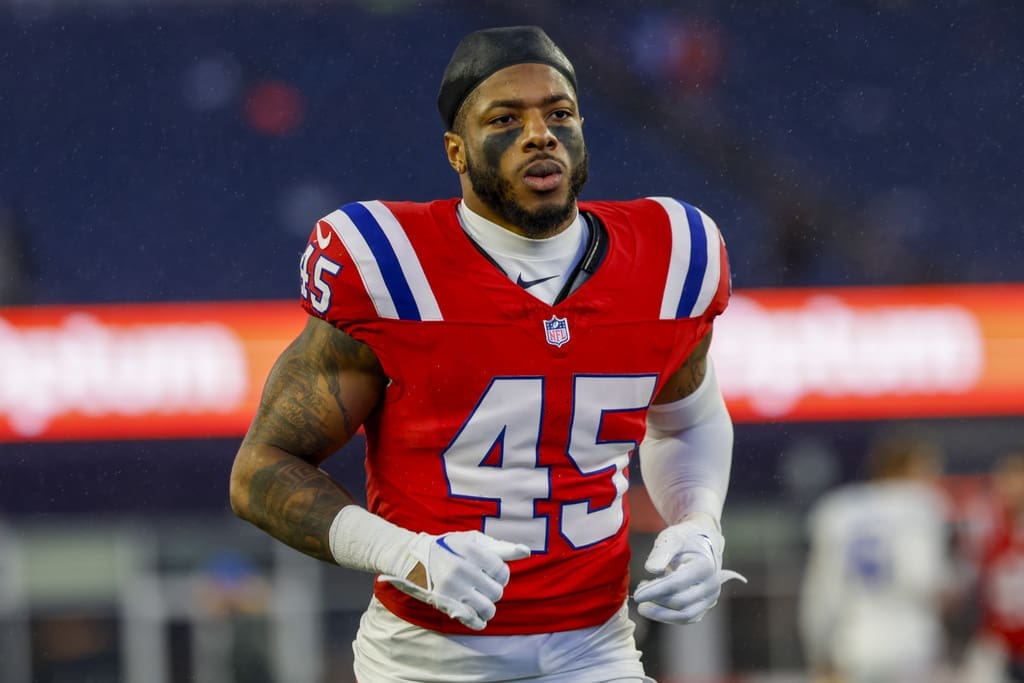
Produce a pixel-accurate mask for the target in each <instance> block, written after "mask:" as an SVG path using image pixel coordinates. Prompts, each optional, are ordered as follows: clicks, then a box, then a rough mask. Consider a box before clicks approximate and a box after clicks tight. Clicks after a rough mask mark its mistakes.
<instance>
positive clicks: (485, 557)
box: [377, 531, 530, 631]
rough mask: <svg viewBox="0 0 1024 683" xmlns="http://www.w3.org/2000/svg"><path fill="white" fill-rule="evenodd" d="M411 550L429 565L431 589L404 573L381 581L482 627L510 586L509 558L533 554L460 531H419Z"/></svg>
mask: <svg viewBox="0 0 1024 683" xmlns="http://www.w3.org/2000/svg"><path fill="white" fill-rule="evenodd" d="M409 554H411V555H412V556H413V557H414V558H416V560H418V561H419V563H420V564H421V565H423V567H424V569H426V579H427V586H426V588H423V587H422V586H419V585H418V584H416V583H413V582H412V581H410V580H409V579H408V578H405V577H399V576H388V575H381V576H379V577H377V580H378V581H384V582H387V583H390V584H391V585H393V586H394V587H395V588H397V589H399V590H400V591H402V592H403V593H407V594H409V595H411V596H412V597H414V598H416V599H417V600H422V601H423V602H425V603H427V604H429V605H433V606H434V607H436V608H437V609H439V610H440V611H442V612H444V613H445V614H447V615H448V616H450V617H452V618H453V619H458V620H459V621H460V622H462V623H463V624H465V625H466V626H467V627H469V628H471V629H473V630H474V631H482V630H483V629H484V627H485V626H487V622H488V621H489V620H490V619H491V618H492V617H493V616H494V614H495V611H496V607H495V604H494V603H496V602H498V600H500V599H501V596H502V593H503V592H504V590H505V586H506V585H508V580H509V567H508V564H506V562H507V561H509V560H518V559H522V558H524V557H529V555H530V549H529V548H528V547H527V546H525V545H522V544H521V543H509V542H508V541H499V540H497V539H494V538H491V537H490V536H487V535H485V534H482V533H480V532H479V531H457V532H452V533H448V534H444V535H441V536H432V535H430V534H423V533H421V534H417V535H416V537H415V538H414V539H413V540H412V542H411V543H410V544H409Z"/></svg>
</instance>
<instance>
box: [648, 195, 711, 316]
mask: <svg viewBox="0 0 1024 683" xmlns="http://www.w3.org/2000/svg"><path fill="white" fill-rule="evenodd" d="M650 199H652V200H654V201H656V202H658V204H660V205H661V207H662V208H663V209H664V210H665V213H666V214H667V215H668V219H669V225H670V226H671V229H672V251H671V254H670V255H669V267H668V274H667V276H666V278H665V291H664V293H663V295H662V299H661V318H662V319H663V320H668V319H674V318H689V317H696V316H700V315H702V314H703V313H704V311H706V310H707V308H708V306H709V305H710V304H711V301H712V300H713V299H714V296H715V292H717V291H718V284H719V279H720V278H721V274H722V264H721V252H720V248H721V236H720V235H719V233H718V228H717V226H715V223H714V221H712V220H711V218H709V217H708V216H707V215H706V214H704V213H703V212H701V211H700V210H699V209H697V208H695V207H693V206H690V205H689V204H686V203H684V202H680V201H678V200H676V199H672V198H671V197H650Z"/></svg>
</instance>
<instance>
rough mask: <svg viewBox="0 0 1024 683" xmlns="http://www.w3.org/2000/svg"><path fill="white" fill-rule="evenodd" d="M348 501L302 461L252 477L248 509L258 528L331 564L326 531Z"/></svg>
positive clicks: (286, 462)
mask: <svg viewBox="0 0 1024 683" xmlns="http://www.w3.org/2000/svg"><path fill="white" fill-rule="evenodd" d="M350 502H351V499H350V498H349V497H348V496H347V495H346V494H345V493H344V492H343V491H342V490H341V488H339V487H338V486H337V485H336V484H335V483H334V482H333V481H332V480H331V479H330V478H329V477H328V476H327V475H326V474H324V473H323V472H322V471H320V470H319V469H317V468H316V467H314V466H313V465H311V464H309V463H307V462H304V461H302V460H297V459H296V460H283V461H280V462H276V463H273V464H271V465H269V466H267V467H264V468H263V469H260V470H258V471H257V472H255V473H254V474H253V477H252V480H251V482H250V484H249V509H250V513H251V514H252V517H253V519H254V520H256V521H257V524H258V526H259V527H260V528H261V529H263V530H264V531H266V532H267V533H269V534H270V535H272V536H274V537H275V538H278V539H280V540H281V541H283V542H284V543H287V544H288V545H290V546H292V547H293V548H296V549H297V550H301V551H302V552H304V553H306V554H307V555H311V556H313V557H315V558H318V559H321V560H325V561H328V562H331V561H333V557H332V555H331V547H330V541H329V540H328V532H329V531H330V529H331V522H333V521H334V516H335V515H336V514H337V511H338V510H339V509H340V508H341V507H343V506H344V505H346V504H347V503H350Z"/></svg>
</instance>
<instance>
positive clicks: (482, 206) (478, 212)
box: [462, 193, 579, 239]
mask: <svg viewBox="0 0 1024 683" xmlns="http://www.w3.org/2000/svg"><path fill="white" fill-rule="evenodd" d="M462 206H463V207H464V208H465V209H468V210H469V211H471V212H472V213H473V214H474V215H475V216H478V217H480V218H482V219H484V220H486V221H488V222H490V223H492V224H494V225H496V226H498V227H501V228H503V229H505V230H507V231H508V232H510V233H512V234H514V235H518V236H520V237H524V238H526V239H549V238H551V237H555V236H556V235H559V234H561V233H562V232H564V231H565V230H567V229H568V228H570V227H571V226H572V225H573V224H574V223H575V222H576V221H577V219H578V218H579V210H578V209H577V208H576V206H575V205H574V206H573V210H572V213H571V215H570V216H569V217H568V218H566V219H565V221H564V222H563V223H562V224H561V225H559V226H558V227H556V228H554V229H552V230H550V231H546V232H544V234H542V235H537V234H532V233H530V232H529V231H528V230H524V229H523V228H522V227H521V226H519V225H516V224H514V223H512V222H510V221H509V220H508V219H507V218H505V217H504V216H502V215H501V214H500V213H498V212H497V211H495V210H494V209H493V208H491V206H490V205H488V204H486V203H484V202H483V200H481V199H480V198H479V197H478V196H476V195H475V194H473V193H464V194H463V199H462Z"/></svg>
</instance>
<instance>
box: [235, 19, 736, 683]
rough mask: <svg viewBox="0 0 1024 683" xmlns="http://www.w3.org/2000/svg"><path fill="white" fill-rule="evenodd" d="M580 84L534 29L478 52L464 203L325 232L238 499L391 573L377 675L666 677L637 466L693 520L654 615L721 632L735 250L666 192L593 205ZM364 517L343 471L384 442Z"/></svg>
mask: <svg viewBox="0 0 1024 683" xmlns="http://www.w3.org/2000/svg"><path fill="white" fill-rule="evenodd" d="M577 87H578V84H577V78H576V73H575V70H574V68H573V66H572V64H571V63H570V61H569V60H568V59H567V58H566V56H565V55H564V54H563V52H562V51H561V50H560V49H559V48H558V47H557V46H556V45H555V44H554V43H553V42H552V41H551V39H550V38H549V37H548V36H547V35H546V34H545V33H544V32H543V31H542V30H540V29H538V28H536V27H505V28H497V29H487V30H483V31H477V32H475V33H472V34H470V35H468V36H466V37H465V38H464V39H463V40H462V41H461V42H460V43H459V45H458V46H457V48H456V49H455V51H454V53H453V55H452V58H451V61H450V63H449V64H448V67H447V69H446V70H445V72H444V76H443V79H442V82H441V86H440V91H439V95H438V108H439V111H440V114H441V118H442V120H443V122H444V124H445V127H446V132H445V134H444V148H445V152H446V155H447V160H448V163H449V164H450V166H451V167H452V169H453V170H454V172H455V173H456V174H457V176H458V178H459V182H460V184H461V190H462V191H461V198H455V199H443V200H438V201H434V202H429V203H411V202H382V201H363V202H355V203H350V204H346V205H344V206H342V207H341V208H339V209H338V210H336V211H334V212H332V213H331V214H329V215H327V216H325V217H324V218H323V219H322V220H320V221H319V222H318V223H317V224H316V226H315V227H314V229H313V231H312V234H311V235H310V239H309V242H308V244H307V245H306V248H305V251H304V253H303V255H302V259H301V264H300V276H301V279H302V286H301V295H302V303H303V306H304V307H305V309H306V311H307V312H308V313H309V315H310V317H309V321H308V323H307V325H306V328H305V330H304V331H303V332H302V333H301V334H300V335H299V337H298V338H297V339H296V340H295V341H294V342H293V343H292V344H291V345H290V346H289V347H288V348H287V349H286V350H285V351H284V353H283V354H282V355H281V357H280V358H279V359H278V361H277V362H276V364H275V366H274V368H273V370H272V371H271V373H270V376H269V379H268V381H267V384H266V387H265V389H264V393H263V397H262V401H261V403H260V406H259V409H258V412H257V414H256V416H255V418H254V419H253V422H252V425H251V427H250V429H249V432H248V434H247V435H246V437H245V440H244V442H243V444H242V446H241V448H240V450H239V451H238V454H237V457H236V459H235V463H234V468H233V471H232V475H231V503H232V507H233V509H234V510H235V511H236V513H237V514H238V515H239V516H241V517H242V518H244V519H246V520H249V521H251V522H252V523H254V524H256V525H258V526H259V527H260V528H262V529H264V530H266V531H267V532H268V533H270V534H272V535H273V536H275V537H276V538H278V539H280V540H281V541H283V542H285V543H288V544H290V545H292V546H294V547H295V548H297V549H298V550H301V551H303V552H305V553H307V554H309V555H312V556H313V557H316V558H320V559H322V560H325V561H328V562H335V563H337V564H340V565H342V566H345V567H350V568H356V569H361V570H365V571H367V572H372V573H375V574H377V575H378V579H377V581H376V584H375V591H374V596H373V598H372V600H371V602H370V605H369V607H368V609H367V611H366V613H365V614H364V616H363V618H362V621H361V624H360V628H359V631H358V635H357V638H356V642H355V643H354V650H355V668H356V675H357V678H358V679H359V681H360V682H361V683H373V682H375V681H446V682H449V683H450V682H452V681H467V682H469V681H504V680H510V679H515V680H517V681H518V680H535V681H587V682H588V683H593V682H595V681H647V680H650V679H648V678H646V677H645V674H644V671H643V668H642V666H641V664H640V654H639V652H638V651H637V648H636V644H635V642H634V637H633V624H632V622H631V621H630V620H629V618H628V614H627V605H626V599H627V586H628V585H629V577H628V559H629V547H628V545H627V529H628V510H627V505H626V490H627V488H628V486H629V482H628V475H627V467H628V464H629V461H630V457H631V454H632V453H633V452H634V451H636V450H637V448H638V445H639V457H640V462H641V466H642V472H643V475H644V478H645V480H646V481H647V485H648V487H649V489H650V492H651V496H652V498H653V500H654V502H655V505H656V506H657V508H658V511H659V512H660V513H661V514H662V516H663V517H664V518H665V520H666V521H667V523H668V527H667V528H666V529H665V530H664V531H663V532H662V533H661V534H660V535H659V536H658V537H657V539H656V541H655V543H654V547H653V549H652V551H651V553H650V556H649V557H648V558H647V564H646V568H647V570H648V571H649V572H650V573H651V575H652V576H651V578H650V579H649V580H646V581H643V582H641V583H640V584H639V587H638V588H637V590H636V592H635V596H634V597H635V600H636V601H637V603H638V609H639V612H640V614H642V615H645V616H647V617H650V618H652V619H657V620H661V621H665V622H669V623H689V622H693V621H697V620H699V619H700V618H701V616H702V615H703V614H704V613H705V612H706V611H707V610H708V609H710V608H711V607H712V606H713V605H714V604H715V603H716V601H717V600H718V597H719V592H720V587H721V584H722V582H723V581H725V580H726V579H728V578H731V577H733V576H736V575H735V574H734V573H732V572H728V571H725V570H723V569H722V552H723V549H724V541H723V538H722V534H721V530H720V518H721V514H722V506H723V502H724V500H725V496H726V489H727V486H728V481H729V472H730V465H731V457H732V439H733V430H732V423H731V420H730V418H729V414H728V412H727V410H726V407H725V404H724V402H723V400H722V395H721V392H720V390H719V387H718V383H717V381H716V379H715V373H714V369H713V367H712V364H711V362H710V360H709V358H708V347H709V344H710V342H711V330H712V325H713V321H714V319H715V317H716V316H717V315H719V314H720V313H722V311H723V310H724V309H725V307H726V304H727V302H728V299H729V294H730V278H729V266H728V261H727V257H726V251H725V245H724V242H723V239H722V237H721V235H720V234H719V231H718V228H717V227H716V225H715V223H714V222H713V221H712V220H711V219H710V218H709V217H708V216H707V215H705V214H704V213H702V212H701V211H700V210H699V209H697V208H695V207H693V206H691V205H690V204H687V203H685V202H683V201H680V200H677V199H673V198H669V197H652V198H644V199H637V200H635V201H627V202H607V201H594V202H577V198H578V196H579V193H580V190H581V188H582V187H583V185H584V183H585V182H586V179H587V148H586V145H585V143H584V138H583V117H582V115H581V113H580V108H579V101H578V93H577ZM361 426H362V427H364V428H365V433H366V440H367V452H366V471H367V501H368V505H367V507H366V508H362V507H360V506H357V505H355V504H354V503H353V498H352V497H351V496H350V495H349V494H348V493H347V492H345V491H344V490H342V488H341V487H340V486H339V485H338V484H336V483H335V482H334V481H332V480H331V479H330V478H329V477H328V475H327V474H325V473H324V472H323V471H322V470H320V469H319V468H318V465H319V464H320V463H321V462H323V461H324V460H325V459H326V458H328V457H330V456H331V455H332V454H333V453H335V452H336V451H337V450H338V449H339V448H340V447H341V446H342V445H343V444H345V443H346V442H347V441H348V440H349V439H350V438H351V437H352V436H353V435H354V434H355V433H356V431H357V430H358V429H359V428H360V427H361Z"/></svg>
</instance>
